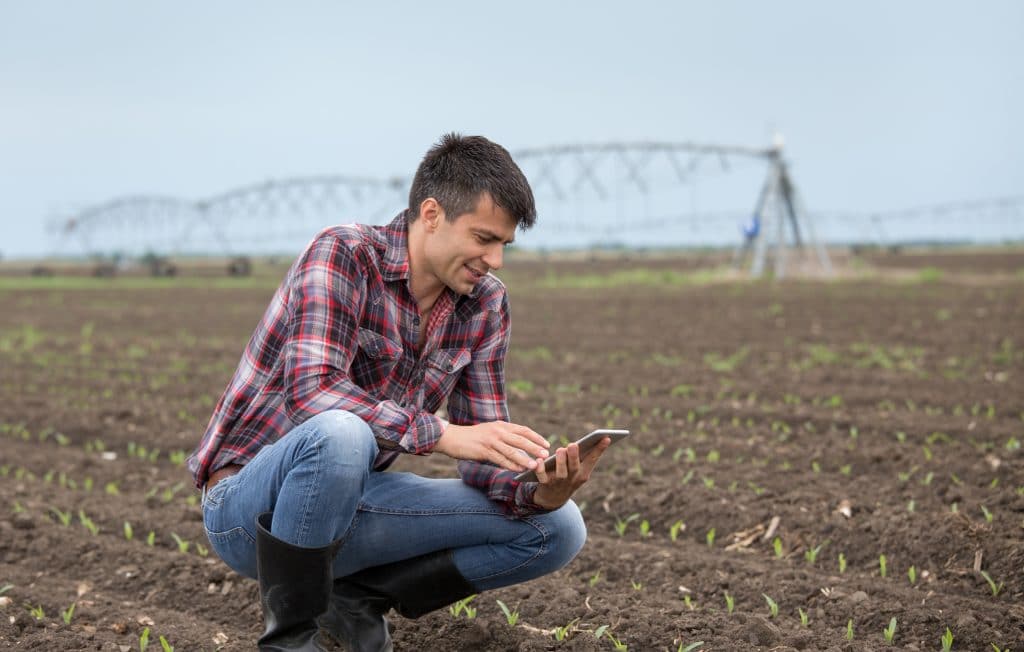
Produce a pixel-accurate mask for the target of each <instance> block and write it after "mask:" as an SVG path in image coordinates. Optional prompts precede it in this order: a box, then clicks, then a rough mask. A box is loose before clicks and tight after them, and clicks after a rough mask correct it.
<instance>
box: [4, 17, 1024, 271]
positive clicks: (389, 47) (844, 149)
mask: <svg viewBox="0 0 1024 652" xmlns="http://www.w3.org/2000/svg"><path fill="white" fill-rule="evenodd" d="M1022 34H1024V3H1021V2H1017V1H1013V0H1008V1H1005V2H995V1H991V2H989V1H981V2H976V3H964V2H947V1H940V2H935V1H931V2H923V1H918V0H909V1H906V2H875V1H868V2H857V3H844V4H843V5H840V3H826V2H814V1H810V0H808V1H799V2H798V1H784V0H783V1H779V2H773V3H765V2H736V1H718V2H713V3H711V2H705V3H697V2H644V1H634V2H630V3H621V2H620V3H611V2H578V1H574V0H573V1H566V2H533V1H525V2H518V3H514V4H513V3H501V4H497V3H479V2H435V3H422V2H378V3H368V2H364V3H348V2H306V1H297V2H290V3H265V2H252V1H249V2H237V1H222V2H213V3H211V2H192V1H178V2H174V3H171V2H158V1H151V2H138V1H137V0H136V1H127V0H124V1H112V0H109V1H104V0H96V1H93V2H88V3H84V2H75V3H68V2H54V1H52V0H37V1H33V2H15V1H14V0H0V254H2V255H3V256H5V257H19V256H29V255H39V254H43V253H46V252H48V251H50V250H51V249H52V248H53V244H54V243H53V239H52V237H51V236H49V235H47V232H46V229H45V225H46V222H47V220H49V219H52V218H53V217H54V216H57V215H66V214H68V212H69V211H73V210H75V209H78V208H82V207H85V206H89V205H92V204H95V203H99V202H102V201H105V200H108V199H111V198H113V197H117V196H121V195H127V194H139V193H155V194H162V195H172V196H181V197H186V198H199V197H204V196H209V195H213V194H216V193H218V192H221V191H224V190H227V189H230V188H233V187H236V186H239V185H244V184H248V183H252V182H255V181H259V180H263V179H268V178H284V177H288V176H293V175H294V176H303V175H315V174H350V175H359V176H390V175H395V174H401V175H410V174H411V173H412V172H413V171H414V170H415V166H416V165H417V163H418V162H419V159H420V158H421V157H422V155H423V153H424V152H425V151H426V149H427V148H428V147H429V146H430V145H431V144H432V143H433V142H435V141H436V140H437V139H438V137H439V136H440V135H441V134H442V133H444V132H447V131H452V130H455V131H461V132H463V133H476V134H482V135H485V136H487V137H489V138H491V139H492V140H495V141H497V142H499V143H501V144H502V145H504V146H505V147H507V148H508V149H510V150H513V151H515V150H516V149H523V148H529V147H538V146H545V145H556V144H566V143H594V142H614V141H641V140H643V141H648V140H656V141H669V142H684V141H692V142H700V143H717V144H733V145H745V146H767V145H769V144H770V143H771V140H772V136H773V134H774V133H775V132H779V133H781V134H783V135H784V138H785V147H786V149H785V152H786V157H787V159H788V160H789V162H790V163H791V165H792V169H793V174H794V178H795V179H797V180H798V183H799V184H800V188H801V191H802V194H803V198H804V201H805V203H806V204H807V205H808V206H809V207H810V208H811V209H820V210H836V211H862V210H863V211H872V210H889V209H899V208H906V207H911V206H918V205H926V204H934V203H941V202H945V201H955V200H970V199H984V198H989V197H1003V196H1012V195H1022V194H1024V127H1022V118H1021V116H1024V38H1022V37H1021V35H1022ZM756 190H757V189H756V188H737V190H736V194H737V195H738V196H741V198H740V199H739V200H738V202H737V204H738V205H740V206H746V205H749V204H750V203H751V202H752V198H753V197H754V195H755V194H756Z"/></svg>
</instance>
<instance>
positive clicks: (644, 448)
mask: <svg viewBox="0 0 1024 652" xmlns="http://www.w3.org/2000/svg"><path fill="white" fill-rule="evenodd" d="M1014 256H1015V258H1014ZM902 258H903V259H907V258H909V256H907V255H903V256H902ZM872 262H875V261H874V259H873V260H872ZM889 262H891V261H889ZM946 263H949V260H948V257H942V256H940V257H934V256H933V257H931V258H928V259H927V260H926V261H922V264H923V265H924V266H928V267H931V266H935V267H938V268H940V269H942V270H943V273H942V274H941V275H936V274H927V275H917V276H914V275H911V276H908V277H906V278H903V280H899V281H893V280H888V281H887V280H884V279H883V278H881V277H878V278H872V279H869V280H843V281H836V282H823V281H800V280H787V281H786V282H778V283H772V282H767V281H765V282H747V281H738V280H732V281H727V282H693V281H692V280H690V281H687V280H686V279H687V278H692V277H688V276H686V275H685V274H677V275H673V274H671V273H670V272H672V271H673V270H676V271H679V272H686V273H689V272H691V271H692V270H693V267H694V266H693V264H692V261H688V260H685V259H684V260H681V261H679V262H678V264H673V262H672V261H671V260H660V261H653V262H652V261H644V260H628V261H622V260H579V261H575V262H571V263H566V262H556V261H543V260H541V261H530V262H520V263H513V264H512V265H510V267H509V268H508V269H507V270H506V271H503V272H502V273H501V274H500V275H501V276H502V277H503V278H505V280H506V282H507V283H508V285H509V287H510V293H511V296H512V311H513V324H514V328H513V331H514V334H513V347H512V351H511V353H510V357H509V360H508V364H507V377H508V381H509V388H510V400H509V402H510V408H511V411H512V415H513V418H514V419H516V420H517V421H520V422H523V423H526V424H528V425H530V426H531V427H533V428H534V429H536V430H538V431H540V432H542V433H545V434H548V435H551V436H553V437H555V438H562V437H565V438H569V439H573V438H575V437H577V436H579V435H582V434H584V433H586V432H588V431H589V430H591V429H594V428H598V427H609V426H611V427H623V428H629V429H631V430H632V432H633V436H632V437H631V439H630V440H629V441H628V442H626V443H623V444H619V445H617V446H616V447H615V448H613V449H612V450H611V451H609V453H608V454H607V456H606V459H605V460H602V464H601V466H600V467H599V469H598V471H597V472H596V473H595V475H594V477H593V478H592V480H591V482H590V483H588V485H586V486H585V487H584V488H583V489H582V490H581V491H580V492H579V494H578V502H579V503H580V504H581V507H582V508H583V513H584V516H585V517H586V519H587V524H588V530H589V539H588V543H587V545H586V547H585V548H584V550H583V551H582V553H581V554H580V555H579V557H578V558H577V559H576V560H575V561H574V562H572V563H571V564H570V565H569V566H568V567H567V568H565V569H563V570H562V571H559V572H557V573H555V574H553V575H550V576H548V577H545V578H542V579H539V580H536V581H533V582H530V583H528V584H525V585H520V586H516V587H510V588H506V589H502V590H498V591H493V592H490V593H486V594H483V595H480V596H478V597H477V598H475V599H474V601H473V602H472V603H471V605H472V606H475V607H476V608H477V610H478V611H477V614H476V617H475V618H472V619H469V618H466V617H465V615H460V616H458V617H453V616H452V614H451V613H449V612H448V611H447V610H442V611H439V612H435V613H434V614H430V615H428V616H425V617H423V618H421V619H419V620H416V621H409V620H405V619H402V618H400V617H397V616H395V617H393V618H392V623H393V626H394V638H395V647H396V649H397V650H517V651H524V652H526V651H534V650H538V651H539V650H610V649H614V641H613V640H612V638H611V637H610V636H609V634H611V636H613V637H614V639H615V640H618V641H621V643H622V644H624V645H626V646H628V648H629V649H630V650H672V651H675V650H678V649H691V650H697V649H703V650H709V651H710V650H775V651H783V650H794V649H795V650H842V651H846V650H880V649H887V648H888V647H889V646H888V645H887V643H886V641H885V638H884V637H883V629H885V627H886V626H887V625H888V624H889V622H890V619H891V618H893V617H895V618H896V620H897V627H896V632H895V637H894V640H893V648H894V649H905V650H935V649H939V648H940V638H941V637H942V635H943V633H944V632H945V631H946V629H947V628H949V630H950V631H951V633H952V634H953V636H954V642H953V646H952V649H954V650H991V649H993V648H992V644H995V645H997V646H999V649H1002V650H1006V649H1014V650H1020V649H1022V648H1024V545H1022V543H1024V452H1022V450H1021V445H1022V443H1024V335H1022V334H1024V278H1022V277H1021V276H1020V275H1019V274H1016V275H1014V274H1013V272H1014V270H1019V269H1022V268H1024V256H1021V254H1019V253H1012V252H1011V253H1007V252H1005V251H1003V252H1000V253H999V254H998V256H996V257H995V258H992V259H989V258H987V257H986V255H985V254H984V252H975V253H972V254H971V255H969V256H962V257H959V258H956V260H955V261H954V263H953V264H949V265H948V266H944V265H945V264H946ZM880 266H883V267H900V265H899V264H888V263H886V264H880ZM918 266H919V265H918ZM908 267H911V268H912V267H915V265H908ZM640 268H642V269H647V270H649V271H650V274H646V275H644V274H639V275H635V276H631V277H626V280H625V281H623V277H622V276H621V272H622V271H624V270H634V271H635V270H636V269H640ZM280 272H281V270H280V269H277V270H274V271H273V272H271V273H268V274H267V275H266V276H264V277H258V278H257V279H254V280H253V281H252V282H251V283H248V284H247V283H243V282H240V283H237V284H230V285H224V286H219V287H214V286H210V287H204V286H203V285H202V284H197V283H188V282H186V281H187V278H184V277H182V278H179V279H172V280H161V281H154V282H152V284H150V285H148V286H147V285H146V284H145V283H133V284H128V283H122V282H120V281H119V280H118V279H112V280H111V279H99V280H96V281H95V282H89V283H85V284H81V285H80V286H75V287H74V289H72V288H71V287H62V286H61V285H60V283H59V281H54V280H52V279H46V280H43V281H39V282H36V281H26V282H25V283H24V285H23V289H12V288H13V286H0V287H4V288H5V289H0V369H2V374H0V395H2V398H3V400H2V401H0V503H2V509H0V593H2V595H0V649H38V650H111V651H121V650H137V649H139V637H140V635H141V634H142V632H143V631H144V630H145V629H146V628H148V630H149V632H150V640H149V645H150V648H149V649H150V650H154V649H157V650H159V649H161V646H160V642H159V640H158V639H159V637H160V636H164V637H165V638H166V640H167V641H168V642H169V644H170V645H173V646H174V648H175V649H177V650H179V651H181V650H214V649H221V650H248V649H253V648H254V647H255V645H254V644H255V640H256V638H257V637H258V635H259V633H260V631H261V617H260V613H259V608H258V600H257V598H258V596H257V590H256V585H255V582H253V581H251V580H248V579H245V578H242V577H239V576H237V575H236V574H235V573H233V572H232V571H230V570H229V569H228V568H227V567H226V566H225V565H224V564H223V563H221V562H220V561H219V560H217V559H216V558H215V556H214V555H212V554H210V553H208V551H207V547H206V546H208V544H207V542H206V541H205V537H204V535H203V530H202V523H201V517H200V512H199V507H198V506H197V504H196V501H197V497H198V496H197V492H196V491H195V490H194V488H193V487H192V484H191V479H190V477H189V475H188V473H187V472H186V471H185V469H184V467H183V465H182V458H183V456H184V454H187V453H188V452H190V451H191V449H192V447H193V446H195V444H196V443H197V442H198V439H199V436H200V435H201V433H202V430H203V428H204V426H205V424H206V420H207V419H208V417H209V414H210V412H211V411H212V406H213V403H214V402H215V401H216V400H217V398H218V397H219V396H220V393H221V391H223V388H224V386H225V385H226V383H227V380H228V378H229V377H230V375H231V373H232V371H233V369H234V366H235V364H236V363H237V360H238V356H239V354H240V352H241V350H242V348H243V347H244V345H245V342H246V340H247V339H248V337H249V335H250V333H251V330H252V328H253V327H254V326H255V324H256V322H257V321H258V319H259V317H260V315H261V314H262V311H263V310H264V308H265V306H266V302H267V300H268V299H269V296H270V294H271V293H272V292H273V289H274V288H273V286H274V281H273V278H275V276H274V275H275V274H276V275H278V276H277V278H279V274H280ZM990 272H1000V273H991V274H990ZM1005 272H1010V273H1005ZM584 276H586V278H587V279H588V281H587V282H586V283H578V282H575V281H574V280H578V279H580V278H582V277H584ZM961 278H963V279H969V282H959V280H960V279H961ZM264 279H269V280H266V281H265V280H264ZM602 279H605V280H606V281H607V282H604V283H602ZM985 279H990V280H988V281H986V280H985ZM396 468H399V469H402V470H414V471H417V472H420V473H423V474H427V475H433V476H452V475H454V464H453V463H452V462H451V461H450V460H448V459H446V458H444V457H443V456H440V455H437V456H432V457H423V458H403V459H402V460H401V461H400V462H399V464H398V465H397V467H396ZM634 515H635V516H634ZM82 516H84V517H85V519H84V522H83V518H82ZM62 519H67V520H68V523H67V525H64V524H63V523H62ZM126 522H127V523H130V525H131V537H130V538H129V537H128V536H126V534H127V533H126V529H125V523H126ZM645 524H646V525H645ZM87 525H91V526H92V527H93V528H94V529H96V532H95V534H94V533H92V532H91V530H90V528H89V527H87ZM620 530H621V533H620ZM710 532H713V533H714V534H713V538H712V535H710V534H709V533H710ZM150 533H152V535H150ZM776 539H777V541H778V543H777V545H776V543H775V542H776ZM179 541H180V542H181V544H180V545H179ZM186 543H187V544H188V547H187V550H185V551H182V549H181V548H183V547H184V545H185V544H186ZM814 551H817V554H816V555H814V554H813V553H814ZM840 555H842V557H843V559H844V560H845V568H843V569H840ZM881 555H884V556H885V559H886V572H885V573H884V575H883V573H882V571H881V568H880V562H879V557H880V556H881ZM812 558H813V559H812ZM911 568H913V569H914V570H913V572H912V575H913V581H912V580H911V571H910V569H911ZM986 575H987V576H988V577H989V578H991V579H992V581H993V582H994V584H993V585H991V586H990V583H989V581H988V580H987V579H986V577H985V576H986ZM8 585H11V586H8ZM993 586H994V588H995V590H993ZM5 587H6V588H5ZM994 593H995V594H994ZM727 595H728V596H729V598H730V599H731V601H732V605H733V608H732V610H731V611H730V609H728V608H727V603H726V596H727ZM765 596H768V597H769V598H770V599H771V600H772V601H773V602H774V603H775V604H776V605H777V607H778V613H777V615H776V616H774V617H772V614H771V613H770V610H769V604H768V600H767V599H766V597H765ZM496 600H501V601H503V602H504V603H506V604H507V605H508V606H509V607H511V608H513V609H515V610H518V612H519V614H520V618H519V621H518V623H517V624H516V625H515V626H510V625H509V624H508V623H507V622H506V619H505V617H504V615H503V614H502V612H501V610H500V609H499V607H498V605H497V602H496ZM72 604H74V605H75V609H74V611H73V613H71V614H70V617H69V621H70V622H69V623H68V624H66V623H65V621H64V618H63V617H62V613H61V612H62V611H64V610H66V609H67V608H68V607H69V606H70V605H72ZM32 609H34V610H35V613H34V614H33V613H32V612H31V611H30V610H32ZM801 612H802V613H803V614H805V616H806V619H807V624H806V626H805V625H803V624H802V623H801V616H800V614H801ZM37 616H39V617H37ZM848 627H849V628H852V638H848V631H851V630H848ZM558 628H563V629H562V630H559V629H558ZM601 628H604V629H601ZM559 631H564V632H565V637H564V638H563V640H556V634H558V633H559ZM596 632H603V635H602V636H601V638H597V637H595V633H596ZM698 641H703V644H702V645H699V646H696V647H693V648H687V646H689V645H690V644H692V643H696V642H698Z"/></svg>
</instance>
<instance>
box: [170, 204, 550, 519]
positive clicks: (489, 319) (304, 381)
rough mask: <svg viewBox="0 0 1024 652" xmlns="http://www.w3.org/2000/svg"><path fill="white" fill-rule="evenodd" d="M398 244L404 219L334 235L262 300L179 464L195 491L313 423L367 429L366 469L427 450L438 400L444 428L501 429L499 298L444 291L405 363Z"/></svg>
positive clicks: (408, 298)
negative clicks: (337, 417) (350, 423)
mask: <svg viewBox="0 0 1024 652" xmlns="http://www.w3.org/2000/svg"><path fill="white" fill-rule="evenodd" d="M407 241H408V225H407V223H406V214H405V213H404V212H403V213H401V214H399V215H398V217H396V218H395V219H394V220H393V221H392V222H391V223H390V224H388V225H387V226H366V225H343V226H335V227H331V228H329V229H326V230H324V231H323V232H321V233H320V234H318V235H317V236H316V237H315V238H314V239H313V242H312V243H310V245H309V247H307V248H306V250H305V252H303V254H302V255H301V256H300V257H299V258H298V260H297V261H296V262H295V263H294V264H293V265H292V267H291V269H290V270H289V271H288V274H287V276H286V277H285V279H284V281H283V282H282V283H281V286H280V287H279V288H278V290H277V292H276V293H275V294H274V298H273V299H272V300H271V302H270V306H269V307H268V308H267V311H266V313H265V314H264V315H263V319H262V320H261V321H260V324H259V326H258V327H257V328H256V332H255V333H253V336H252V338H251V339H250V340H249V344H248V346H246V349H245V353H243V355H242V359H241V361H240V362H239V364H238V368H237V369H236V370H235V375H234V376H233V377H232V379H231V383H230V384H229V385H228V388H227V390H225V392H224V395H223V396H222V397H221V399H220V402H219V403H218V404H217V408H216V410H215V411H214V413H213V417H212V418H211V419H210V424H209V426H207V430H206V434H205V435H204V436H203V439H202V441H201V442H200V444H199V447H198V448H197V449H196V451H195V453H193V455H192V457H190V458H189V462H188V466H189V470H190V471H192V473H193V475H194V476H195V480H196V484H197V486H202V485H204V484H205V483H206V480H207V478H208V477H209V475H210V473H212V472H213V471H214V470H216V469H218V468H220V467H222V466H224V465H226V464H246V463H247V462H249V461H250V460H251V459H252V458H253V457H255V455H256V453H257V452H259V450H260V448H262V447H263V446H264V445H266V444H269V443H272V442H274V441H276V440H277V439H279V438H280V437H283V436H284V435H285V434H286V433H288V432H289V431H290V430H291V429H292V428H294V427H295V426H297V425H299V424H301V423H302V422H304V421H306V420H307V419H309V418H310V417H313V416H315V415H317V414H319V413H321V412H323V411H325V410H333V409H341V410H347V411H349V412H352V413H354V414H356V415H358V416H359V417H361V418H362V419H363V420H364V421H366V423H367V424H369V426H370V429H371V430H373V433H374V435H375V436H376V438H377V443H378V446H379V448H380V455H378V457H377V459H376V461H375V462H374V468H375V469H376V470H383V469H385V468H387V467H388V466H389V465H390V464H391V463H392V462H393V461H394V460H395V458H396V457H397V456H398V455H399V454H400V453H412V454H416V455H422V454H427V453H429V452H430V451H431V450H432V449H433V447H434V444H435V443H436V442H437V440H438V438H440V436H441V433H442V430H443V423H442V421H441V419H440V418H439V417H437V416H436V415H435V414H434V412H436V411H437V410H438V408H440V406H441V404H442V403H443V402H444V400H445V398H447V399H448V415H449V418H450V420H451V422H452V423H455V424H459V425H472V424H476V423H482V422H487V421H499V420H500V421H508V418H509V416H508V406H507V403H506V400H505V373H504V363H505V354H506V352H507V351H508V342H509V333H510V324H509V311H508V297H507V295H506V292H505V286H504V285H503V284H502V282H501V281H500V280H498V279H497V278H495V277H494V276H491V275H487V276H485V277H484V278H483V279H481V280H480V281H479V282H478V283H477V285H476V287H475V288H474V289H473V292H472V294H470V295H468V296H460V295H458V294H456V293H455V292H453V291H452V290H450V289H446V290H445V291H444V292H443V293H442V294H441V296H440V297H439V298H438V299H437V302H436V304H435V305H434V307H433V309H432V311H431V313H430V321H429V323H428V324H427V338H426V341H425V343H424V346H423V351H422V352H420V353H419V355H417V340H418V335H419V330H420V324H419V310H418V308H417V306H416V301H415V299H414V298H413V296H412V294H411V293H410V292H409V257H408V249H407ZM458 466H459V473H460V475H461V476H462V479H463V481H464V482H466V483H467V484H469V485H471V486H474V487H477V488H479V489H481V490H483V491H485V492H486V494H487V495H488V497H490V498H491V499H492V500H495V501H498V502H500V503H502V504H503V505H504V506H505V507H506V508H507V509H508V511H509V512H510V513H512V514H516V515H522V514H529V513H533V512H536V511H539V510H540V508H539V507H538V506H537V505H536V504H535V503H533V500H532V499H533V493H534V491H535V490H536V483H521V482H516V481H515V480H514V479H513V476H514V475H515V474H514V473H512V472H511V471H506V470H504V469H501V468H499V467H497V466H495V465H493V464H489V463H482V462H472V461H465V460H463V461H460V462H459V465H458Z"/></svg>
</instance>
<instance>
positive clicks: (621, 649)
mask: <svg viewBox="0 0 1024 652" xmlns="http://www.w3.org/2000/svg"><path fill="white" fill-rule="evenodd" d="M604 635H605V636H607V637H608V640H610V641H611V642H612V645H613V646H615V649H616V650H618V652H626V650H628V649H629V647H628V646H627V645H626V644H625V643H623V642H622V641H620V640H619V639H617V638H615V637H614V636H612V633H611V632H609V631H605V634H604Z"/></svg>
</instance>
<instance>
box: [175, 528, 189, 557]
mask: <svg viewBox="0 0 1024 652" xmlns="http://www.w3.org/2000/svg"><path fill="white" fill-rule="evenodd" d="M171 538H172V539H174V543H176V544H177V545H178V552H180V553H181V554H183V555H184V554H188V547H189V545H190V544H189V542H188V541H186V540H185V539H182V538H181V537H179V536H178V535H177V534H175V533H174V532H171Z"/></svg>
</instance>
